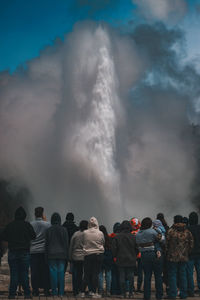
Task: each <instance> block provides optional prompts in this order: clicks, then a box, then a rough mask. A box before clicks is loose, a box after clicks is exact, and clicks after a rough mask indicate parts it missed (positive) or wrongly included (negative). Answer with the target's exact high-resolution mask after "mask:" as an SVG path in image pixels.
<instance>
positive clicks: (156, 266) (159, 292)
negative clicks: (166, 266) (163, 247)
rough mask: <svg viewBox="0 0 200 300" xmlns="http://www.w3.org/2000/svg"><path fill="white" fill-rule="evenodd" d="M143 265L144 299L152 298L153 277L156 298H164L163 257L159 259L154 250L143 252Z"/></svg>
mask: <svg viewBox="0 0 200 300" xmlns="http://www.w3.org/2000/svg"><path fill="white" fill-rule="evenodd" d="M141 255H142V256H141V260H142V267H143V270H144V299H145V300H148V299H150V298H151V278H152V273H154V277H155V287H156V299H162V296H163V286H162V265H163V263H162V258H159V259H157V258H156V254H155V252H154V251H146V252H143V253H142V254H141Z"/></svg>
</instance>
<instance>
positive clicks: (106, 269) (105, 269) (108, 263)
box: [99, 225, 113, 297]
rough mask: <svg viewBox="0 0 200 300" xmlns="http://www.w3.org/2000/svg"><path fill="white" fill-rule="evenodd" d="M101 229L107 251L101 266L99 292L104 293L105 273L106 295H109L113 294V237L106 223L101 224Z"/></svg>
mask: <svg viewBox="0 0 200 300" xmlns="http://www.w3.org/2000/svg"><path fill="white" fill-rule="evenodd" d="M99 230H100V231H102V232H103V234H104V239H105V247H104V248H105V251H104V254H103V263H102V266H101V271H100V273H99V294H100V295H104V289H103V286H104V284H103V281H104V280H103V278H104V273H105V279H106V293H105V296H106V297H109V296H110V295H111V293H110V292H111V267H112V263H113V255H112V251H111V238H110V237H109V235H108V232H107V229H106V227H105V226H104V225H101V226H100V227H99Z"/></svg>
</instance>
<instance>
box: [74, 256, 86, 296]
mask: <svg viewBox="0 0 200 300" xmlns="http://www.w3.org/2000/svg"><path fill="white" fill-rule="evenodd" d="M82 278H83V261H81V260H76V261H73V265H72V286H73V294H74V296H76V295H77V294H78V293H79V292H81V285H82Z"/></svg>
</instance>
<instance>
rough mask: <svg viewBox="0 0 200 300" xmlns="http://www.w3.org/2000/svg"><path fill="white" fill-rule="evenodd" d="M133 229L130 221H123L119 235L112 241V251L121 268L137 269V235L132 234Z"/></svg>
mask: <svg viewBox="0 0 200 300" xmlns="http://www.w3.org/2000/svg"><path fill="white" fill-rule="evenodd" d="M131 231H132V227H131V224H130V222H129V221H123V222H122V224H121V226H120V233H118V234H117V235H116V236H115V237H114V238H113V240H112V244H111V250H112V253H113V256H114V257H115V258H116V265H117V266H119V267H135V265H136V255H137V254H138V248H137V245H136V240H135V235H133V234H132V233H131Z"/></svg>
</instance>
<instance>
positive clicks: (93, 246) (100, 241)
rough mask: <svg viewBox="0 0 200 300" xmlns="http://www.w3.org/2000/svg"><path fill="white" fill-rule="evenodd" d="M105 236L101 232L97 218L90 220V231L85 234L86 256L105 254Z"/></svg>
mask: <svg viewBox="0 0 200 300" xmlns="http://www.w3.org/2000/svg"><path fill="white" fill-rule="evenodd" d="M104 244H105V239H104V234H103V232H102V231H100V230H99V224H98V221H97V219H96V218H95V217H92V218H90V221H89V223H88V229H87V230H85V231H84V232H83V251H84V255H90V254H101V253H104Z"/></svg>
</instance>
